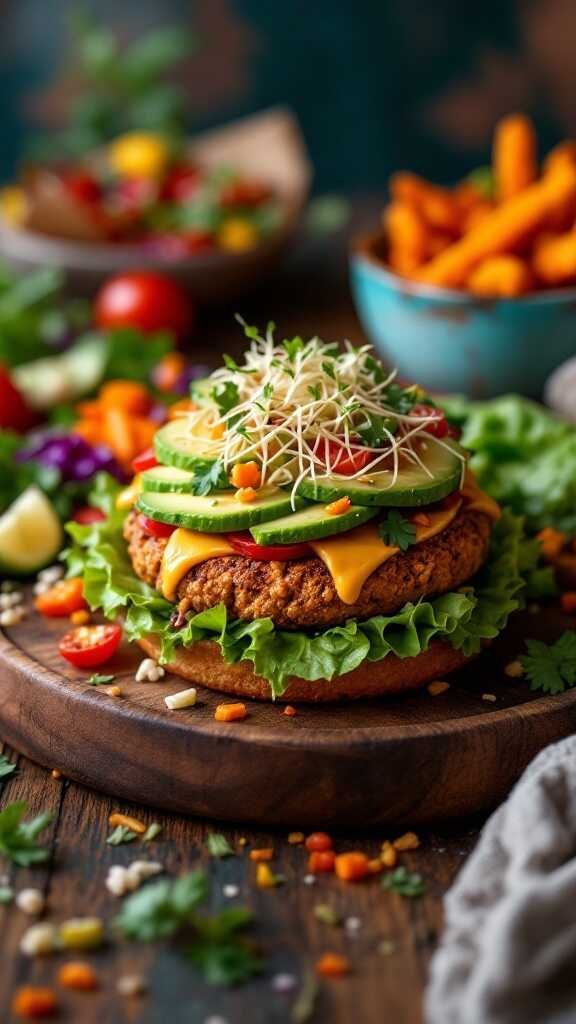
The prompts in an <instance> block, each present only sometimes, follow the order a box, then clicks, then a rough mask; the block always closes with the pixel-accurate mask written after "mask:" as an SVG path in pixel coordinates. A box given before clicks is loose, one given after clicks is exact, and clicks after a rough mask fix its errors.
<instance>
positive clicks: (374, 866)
mask: <svg viewBox="0 0 576 1024" xmlns="http://www.w3.org/2000/svg"><path fill="white" fill-rule="evenodd" d="M382 868H383V864H382V861H381V860H380V857H372V858H371V859H370V860H369V861H368V871H369V873H370V874H371V875H379V874H380V872H381V871H382Z"/></svg>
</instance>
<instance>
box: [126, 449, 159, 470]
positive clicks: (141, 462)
mask: <svg viewBox="0 0 576 1024" xmlns="http://www.w3.org/2000/svg"><path fill="white" fill-rule="evenodd" d="M157 465H158V459H157V458H156V454H155V452H154V449H153V448H146V450H145V451H143V452H140V455H137V456H136V458H135V459H134V461H133V463H132V469H133V470H134V472H135V473H143V472H144V470H145V469H154V466H157Z"/></svg>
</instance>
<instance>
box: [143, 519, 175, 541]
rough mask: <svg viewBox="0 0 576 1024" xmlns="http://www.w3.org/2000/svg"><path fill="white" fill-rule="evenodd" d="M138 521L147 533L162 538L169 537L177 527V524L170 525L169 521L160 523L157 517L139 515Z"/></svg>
mask: <svg viewBox="0 0 576 1024" xmlns="http://www.w3.org/2000/svg"><path fill="white" fill-rule="evenodd" d="M138 523H139V524H140V526H141V527H142V529H143V530H144V532H145V533H148V534H149V535H150V536H151V537H159V538H160V539H162V538H164V537H169V536H170V535H171V534H172V533H174V530H175V529H176V527H175V526H170V524H169V523H159V522H158V520H157V519H150V517H149V516H138Z"/></svg>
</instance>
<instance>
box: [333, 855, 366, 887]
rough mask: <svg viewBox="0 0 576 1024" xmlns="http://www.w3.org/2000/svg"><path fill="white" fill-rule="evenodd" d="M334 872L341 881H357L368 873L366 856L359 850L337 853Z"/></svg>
mask: <svg viewBox="0 0 576 1024" xmlns="http://www.w3.org/2000/svg"><path fill="white" fill-rule="evenodd" d="M334 866H335V868H336V874H337V876H338V878H340V879H341V880H342V881H343V882H359V881H360V880H361V879H362V878H366V875H367V874H368V873H369V870H370V869H369V867H368V857H367V856H366V854H365V853H361V852H360V851H359V850H358V851H357V850H353V851H352V852H350V853H339V854H338V856H337V857H336V862H335V865H334Z"/></svg>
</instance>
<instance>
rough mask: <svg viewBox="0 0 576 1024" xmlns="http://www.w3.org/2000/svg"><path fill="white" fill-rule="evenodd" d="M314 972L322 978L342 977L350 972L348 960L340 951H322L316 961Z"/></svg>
mask: <svg viewBox="0 0 576 1024" xmlns="http://www.w3.org/2000/svg"><path fill="white" fill-rule="evenodd" d="M316 973H317V974H320V975H321V976H322V977H323V978H343V977H344V976H345V975H346V974H349V973H350V961H349V960H348V957H345V956H342V954H341V953H324V955H323V956H321V957H320V959H319V960H318V961H317V963H316Z"/></svg>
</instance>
